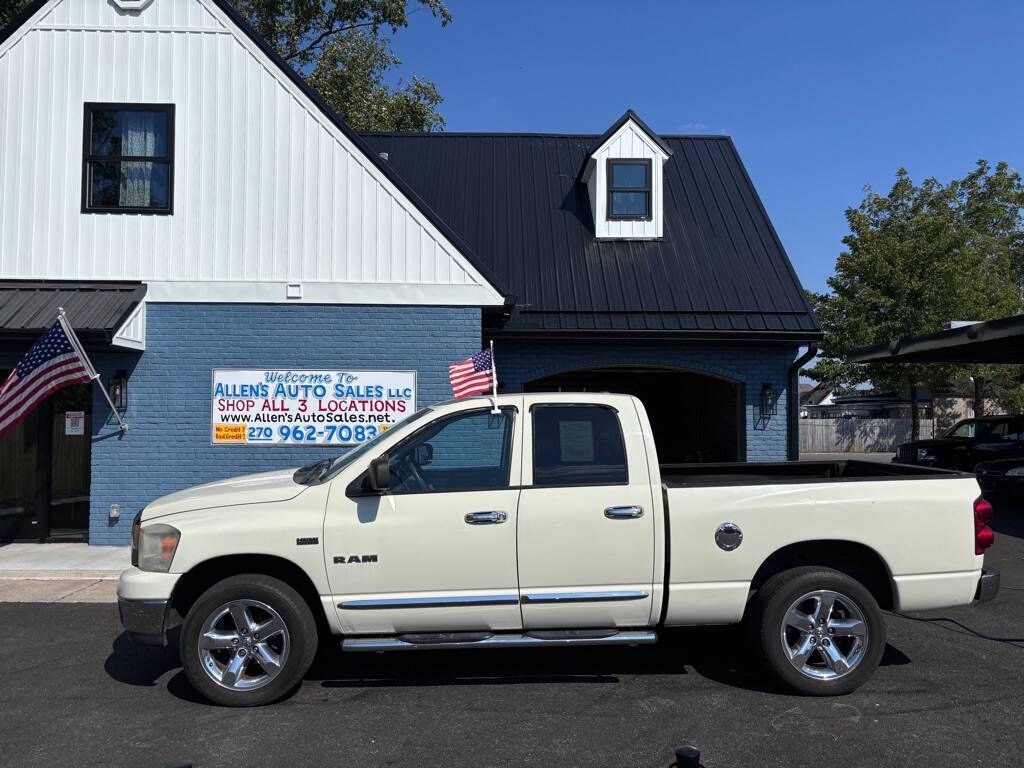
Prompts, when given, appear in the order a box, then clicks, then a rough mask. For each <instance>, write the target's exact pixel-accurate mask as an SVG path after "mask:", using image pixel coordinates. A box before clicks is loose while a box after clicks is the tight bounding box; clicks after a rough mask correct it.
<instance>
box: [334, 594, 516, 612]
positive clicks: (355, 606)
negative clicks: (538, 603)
mask: <svg viewBox="0 0 1024 768" xmlns="http://www.w3.org/2000/svg"><path fill="white" fill-rule="evenodd" d="M518 603H519V596H518V595H511V594H510V595H451V596H448V597H386V598H383V599H380V600H346V601H345V602H343V603H338V607H339V608H342V609H344V610H365V609H374V608H458V607H461V606H469V605H517V604H518Z"/></svg>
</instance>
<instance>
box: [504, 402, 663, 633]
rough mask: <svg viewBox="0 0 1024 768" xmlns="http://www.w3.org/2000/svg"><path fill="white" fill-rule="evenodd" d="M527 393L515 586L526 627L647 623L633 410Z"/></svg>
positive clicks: (649, 543)
mask: <svg viewBox="0 0 1024 768" xmlns="http://www.w3.org/2000/svg"><path fill="white" fill-rule="evenodd" d="M586 400H587V402H580V403H573V402H570V401H566V402H559V403H550V402H547V403H545V402H544V401H543V398H542V397H539V398H531V397H530V396H526V398H525V399H524V408H525V409H526V410H527V414H526V419H524V422H525V424H524V442H523V446H524V453H523V457H524V458H523V491H522V494H521V495H520V498H519V533H518V541H519V592H520V600H521V602H522V611H523V625H524V626H525V627H526V628H527V629H541V628H549V629H555V628H573V627H595V628H596V627H626V626H646V625H647V624H648V623H649V621H650V615H651V605H652V597H651V594H652V586H653V579H654V515H653V496H652V491H651V483H650V479H649V477H648V467H647V457H646V451H645V448H644V442H643V435H642V434H641V432H640V425H639V421H638V419H637V416H636V413H635V412H629V413H626V412H622V413H620V412H619V411H618V410H617V409H616V407H615V405H616V404H618V405H621V404H622V402H623V401H622V399H614V398H609V401H608V403H601V402H593V396H590V397H588V398H586Z"/></svg>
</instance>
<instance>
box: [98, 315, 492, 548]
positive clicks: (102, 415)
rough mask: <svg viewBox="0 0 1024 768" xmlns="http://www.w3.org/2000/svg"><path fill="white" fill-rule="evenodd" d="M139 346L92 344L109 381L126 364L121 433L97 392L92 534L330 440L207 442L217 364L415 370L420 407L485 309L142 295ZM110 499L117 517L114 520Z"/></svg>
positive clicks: (111, 535)
mask: <svg viewBox="0 0 1024 768" xmlns="http://www.w3.org/2000/svg"><path fill="white" fill-rule="evenodd" d="M147 325H148V327H147V333H146V337H147V341H146V351H145V352H143V353H137V352H127V351H124V352H118V353H111V354H97V355H94V357H93V362H94V363H95V364H96V368H97V370H98V371H99V372H100V373H101V374H102V375H103V379H104V381H109V380H110V376H111V375H112V374H114V373H115V372H116V371H117V370H118V369H125V370H127V371H128V373H129V376H128V406H129V408H128V412H127V413H126V414H125V421H127V422H128V425H129V429H128V432H127V433H126V434H125V435H123V436H122V435H121V434H120V432H119V430H118V429H117V424H116V422H115V421H114V420H113V418H112V416H111V414H110V408H109V406H108V405H107V404H106V401H105V400H103V397H102V395H101V394H100V393H99V389H98V388H95V389H94V397H93V413H94V418H93V425H94V426H93V447H92V488H91V500H90V508H91V521H90V529H89V541H90V542H91V543H92V544H126V543H128V541H129V537H130V528H131V521H132V518H133V517H134V515H135V513H136V512H137V511H138V510H139V509H141V508H142V507H143V506H144V505H145V504H147V503H148V502H150V501H152V500H153V499H155V498H157V497H159V496H162V495H164V494H167V493H171V492H172V491H176V490H180V489H181V488H185V487H187V486H190V485H195V484H197V483H204V482H209V481H212V480H217V479H220V478H224V477H231V476H233V475H240V474H247V473H250V472H262V471H266V470H273V469H280V468H285V467H293V466H298V465H300V464H305V463H308V462H310V461H313V460H316V459H319V458H322V457H324V456H329V455H335V454H337V453H339V452H340V451H341V449H339V448H338V447H337V446H335V447H302V446H241V445H238V446H232V445H217V446H214V445H210V397H211V395H210V387H211V371H212V369H214V368H275V367H276V368H307V369H318V368H339V369H349V370H359V369H362V370H414V369H415V370H416V371H417V391H416V404H417V407H419V406H422V405H428V404H430V403H432V402H436V401H439V400H447V399H449V398H450V397H451V388H450V387H449V384H448V364H449V363H451V362H453V361H456V360H461V359H465V358H466V357H469V356H470V355H471V354H473V353H475V352H477V351H479V349H480V346H479V345H480V310H479V309H478V308H473V307H470V308H465V307H458V308H451V307H384V306H380V307H366V306H321V305H279V304H272V305H250V304H198V305H194V304H193V305H189V304H149V305H148V307H147ZM112 503H118V504H120V505H121V519H120V520H119V521H116V522H115V521H109V520H108V512H109V508H110V505H111V504H112Z"/></svg>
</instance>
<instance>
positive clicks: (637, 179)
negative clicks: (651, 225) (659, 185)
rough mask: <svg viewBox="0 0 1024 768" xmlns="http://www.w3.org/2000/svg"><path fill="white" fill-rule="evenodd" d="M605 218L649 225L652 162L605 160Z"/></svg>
mask: <svg viewBox="0 0 1024 768" xmlns="http://www.w3.org/2000/svg"><path fill="white" fill-rule="evenodd" d="M608 218H609V219H613V220H616V219H617V220H632V221H650V219H651V161H650V160H649V159H647V160H612V159H609V160H608Z"/></svg>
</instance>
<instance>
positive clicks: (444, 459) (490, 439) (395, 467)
mask: <svg viewBox="0 0 1024 768" xmlns="http://www.w3.org/2000/svg"><path fill="white" fill-rule="evenodd" d="M514 414H515V409H513V408H502V409H501V413H491V412H490V410H489V409H487V410H484V409H481V410H475V411H468V412H463V413H458V414H455V415H453V416H451V417H449V418H447V419H441V420H439V421H437V422H435V423H433V424H430V425H429V426H427V427H424V428H423V429H422V430H420V431H419V432H417V433H416V434H415V435H413V436H412V437H410V438H409V439H408V440H406V441H405V442H404V443H402V445H400V446H399V447H398V448H397V449H396V450H394V451H393V452H391V453H390V454H389V458H388V469H389V470H390V472H391V492H392V493H395V494H406V493H433V492H437V491H485V490H496V489H501V488H507V487H508V478H509V470H510V469H511V464H512V460H511V456H512V425H513V423H514Z"/></svg>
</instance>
